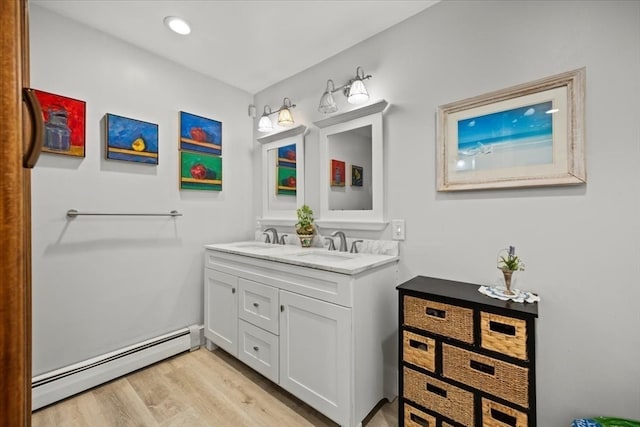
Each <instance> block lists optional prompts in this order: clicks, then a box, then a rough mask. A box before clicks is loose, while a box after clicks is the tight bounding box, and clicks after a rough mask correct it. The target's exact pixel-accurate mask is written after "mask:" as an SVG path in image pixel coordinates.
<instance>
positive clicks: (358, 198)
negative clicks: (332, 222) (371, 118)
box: [327, 125, 373, 211]
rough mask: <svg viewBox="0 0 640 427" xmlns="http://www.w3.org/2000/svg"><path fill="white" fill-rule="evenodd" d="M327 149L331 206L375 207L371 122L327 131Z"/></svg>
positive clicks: (357, 208) (335, 207) (340, 207)
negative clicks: (342, 130)
mask: <svg viewBox="0 0 640 427" xmlns="http://www.w3.org/2000/svg"><path fill="white" fill-rule="evenodd" d="M327 153H328V156H329V158H330V159H331V160H330V162H331V166H330V173H331V178H330V181H331V184H330V187H329V210H332V211H348V210H356V211H357V210H360V211H368V210H371V209H373V193H372V191H371V190H372V189H371V187H372V180H371V166H372V161H371V125H366V126H363V127H360V128H355V129H351V130H347V131H344V132H337V133H333V134H331V135H327ZM365 171H366V174H365Z"/></svg>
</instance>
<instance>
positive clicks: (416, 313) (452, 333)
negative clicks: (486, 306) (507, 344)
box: [404, 296, 473, 343]
mask: <svg viewBox="0 0 640 427" xmlns="http://www.w3.org/2000/svg"><path fill="white" fill-rule="evenodd" d="M404 324H405V325H407V326H412V327H414V328H419V329H424V330H425V331H429V332H433V333H436V334H439V335H444V336H447V337H451V338H455V339H457V340H460V341H463V342H466V343H473V310H471V309H469V308H463V307H456V306H455V305H449V304H443V303H440V302H435V301H429V300H426V299H421V298H415V297H412V296H405V297H404Z"/></svg>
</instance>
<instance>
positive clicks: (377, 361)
mask: <svg viewBox="0 0 640 427" xmlns="http://www.w3.org/2000/svg"><path fill="white" fill-rule="evenodd" d="M215 246H216V245H209V246H207V247H208V248H209V247H215ZM205 282H206V283H205V294H206V295H205V297H206V302H205V304H206V307H205V338H206V340H207V341H209V342H208V343H207V344H208V345H207V346H208V348H211V345H210V344H211V343H212V344H214V345H218V346H220V347H221V348H222V349H224V350H226V351H228V352H229V353H231V354H233V355H234V356H236V357H237V358H238V359H240V360H242V361H243V362H244V363H246V364H247V365H248V366H250V367H252V368H253V369H255V370H256V371H258V372H260V373H261V374H262V375H264V376H265V377H267V378H269V379H270V380H272V381H274V382H275V383H278V384H279V385H280V386H281V387H283V388H284V389H286V390H287V391H289V392H290V393H292V394H293V395H295V396H296V397H298V398H299V399H301V400H302V401H304V402H305V403H307V404H308V405H310V406H311V407H313V408H315V409H316V410H318V411H319V412H321V413H323V414H324V415H326V416H327V417H328V418H330V419H332V420H333V421H335V422H336V423H338V424H340V425H341V426H346V427H355V426H359V425H361V423H362V420H363V419H364V418H365V417H366V415H367V414H368V413H369V412H370V411H371V410H372V409H373V408H374V407H375V406H376V404H377V403H378V402H380V400H382V399H384V398H387V399H389V400H390V401H391V400H393V399H394V397H395V396H396V394H397V349H396V334H397V320H398V318H397V305H396V304H395V297H396V295H395V286H396V285H397V258H394V259H393V260H392V261H390V262H388V263H385V264H384V265H375V266H372V267H371V268H366V269H358V270H357V271H354V273H353V274H345V273H344V272H341V273H338V272H335V271H330V269H326V268H325V269H319V268H312V267H309V266H302V265H296V264H295V263H287V262H278V261H277V260H274V259H265V258H260V257H252V256H245V255H239V254H235V253H229V252H225V251H223V250H215V249H207V250H206V251H205ZM219 284H220V285H219ZM222 284H224V285H227V284H235V286H236V289H237V291H236V293H235V294H234V293H233V291H231V290H229V289H226V286H222ZM229 286H230V285H229ZM207 288H208V289H209V290H208V291H207ZM214 290H215V292H214ZM226 291H228V292H226ZM218 296H220V298H221V300H220V301H213V300H212V299H215V298H216V297H218ZM234 296H235V298H236V299H235V304H236V306H235V307H236V308H235V311H234V309H233V308H231V307H229V305H231V304H233V303H234V301H233V297H234ZM216 308H219V309H220V312H219V313H213V312H212V310H215V309H216ZM234 328H235V331H236V337H235V338H233V337H229V335H230V334H232V333H233V330H234ZM229 342H235V344H236V345H235V349H236V352H235V353H233V352H232V351H230V350H227V348H232V349H234V347H233V345H229Z"/></svg>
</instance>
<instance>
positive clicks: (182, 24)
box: [164, 16, 191, 36]
mask: <svg viewBox="0 0 640 427" xmlns="http://www.w3.org/2000/svg"><path fill="white" fill-rule="evenodd" d="M164 24H165V25H166V26H167V27H169V28H171V30H172V31H174V32H176V33H178V34H182V35H183V36H184V35H187V34H189V33H190V32H191V27H189V24H188V23H187V21H185V20H184V19H182V18H178V17H176V16H167V17H166V18H164Z"/></svg>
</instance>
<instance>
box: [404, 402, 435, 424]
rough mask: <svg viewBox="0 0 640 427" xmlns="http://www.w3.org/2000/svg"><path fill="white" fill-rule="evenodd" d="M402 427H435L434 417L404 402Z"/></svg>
mask: <svg viewBox="0 0 640 427" xmlns="http://www.w3.org/2000/svg"><path fill="white" fill-rule="evenodd" d="M404 427H436V419H435V417H433V416H431V415H429V414H427V413H426V412H422V411H421V410H419V409H417V408H414V407H413V406H411V405H409V404H407V403H405V404H404Z"/></svg>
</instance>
